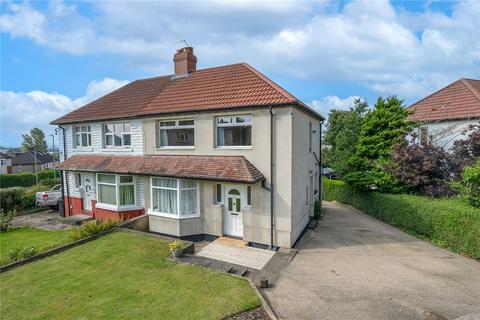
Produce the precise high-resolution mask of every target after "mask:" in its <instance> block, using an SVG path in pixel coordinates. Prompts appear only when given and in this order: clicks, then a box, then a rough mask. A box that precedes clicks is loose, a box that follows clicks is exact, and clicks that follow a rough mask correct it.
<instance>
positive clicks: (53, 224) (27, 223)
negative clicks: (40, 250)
mask: <svg viewBox="0 0 480 320" xmlns="http://www.w3.org/2000/svg"><path fill="white" fill-rule="evenodd" d="M12 226H15V227H32V228H39V229H44V230H63V229H68V228H71V226H70V225H68V224H66V223H63V222H62V219H61V217H60V215H59V214H58V212H56V211H54V210H51V209H45V210H44V211H39V212H34V213H28V214H21V215H17V216H15V217H14V218H13V221H12Z"/></svg>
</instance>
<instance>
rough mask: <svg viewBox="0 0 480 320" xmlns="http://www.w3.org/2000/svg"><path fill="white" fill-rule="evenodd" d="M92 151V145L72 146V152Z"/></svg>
mask: <svg viewBox="0 0 480 320" xmlns="http://www.w3.org/2000/svg"><path fill="white" fill-rule="evenodd" d="M85 151H89V152H91V151H93V147H73V152H85Z"/></svg>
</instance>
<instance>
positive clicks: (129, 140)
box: [123, 134, 132, 146]
mask: <svg viewBox="0 0 480 320" xmlns="http://www.w3.org/2000/svg"><path fill="white" fill-rule="evenodd" d="M123 145H124V146H130V145H132V136H131V135H129V134H124V135H123Z"/></svg>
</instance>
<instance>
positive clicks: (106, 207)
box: [95, 202, 143, 212]
mask: <svg viewBox="0 0 480 320" xmlns="http://www.w3.org/2000/svg"><path fill="white" fill-rule="evenodd" d="M95 208H98V209H104V210H110V211H119V212H122V211H132V210H141V209H143V207H139V206H122V207H119V206H114V205H111V204H104V203H98V202H97V204H96V205H95Z"/></svg>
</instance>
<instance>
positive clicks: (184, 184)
mask: <svg viewBox="0 0 480 320" xmlns="http://www.w3.org/2000/svg"><path fill="white" fill-rule="evenodd" d="M196 187H197V182H196V181H195V180H180V188H182V189H183V188H184V189H187V188H196Z"/></svg>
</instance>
